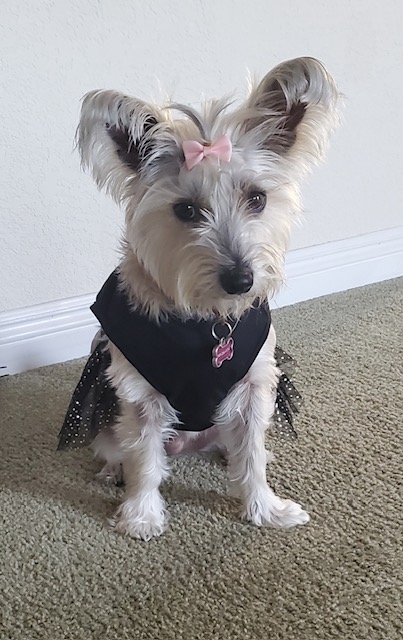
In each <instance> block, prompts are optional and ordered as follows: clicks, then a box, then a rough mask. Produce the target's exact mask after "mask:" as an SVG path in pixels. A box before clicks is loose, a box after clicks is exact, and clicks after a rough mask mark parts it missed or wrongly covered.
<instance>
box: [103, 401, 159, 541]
mask: <svg viewBox="0 0 403 640" xmlns="http://www.w3.org/2000/svg"><path fill="white" fill-rule="evenodd" d="M156 405H158V403H156V402H155V403H154V404H152V402H150V403H149V404H148V405H147V406H145V407H142V410H141V411H140V409H139V406H138V405H135V404H131V403H128V402H124V403H122V412H121V416H120V418H119V420H118V422H117V424H116V426H115V433H116V436H117V438H118V440H119V441H120V445H121V448H122V451H123V473H124V479H125V488H126V492H125V499H124V502H123V503H122V504H121V505H120V507H119V508H118V510H117V513H116V515H115V517H114V519H113V521H112V524H113V526H114V527H115V529H116V531H118V532H120V533H123V534H127V535H129V536H131V537H133V538H140V539H142V540H149V539H150V538H152V537H153V536H158V535H160V534H161V533H162V532H163V531H164V528H165V520H166V516H165V502H164V500H163V498H162V496H161V493H160V491H159V486H160V484H161V482H162V480H164V478H166V477H167V475H168V464H167V457H166V453H165V448H164V431H165V430H164V426H163V424H164V422H163V419H162V418H163V410H162V408H161V407H159V408H158V407H157V406H156Z"/></svg>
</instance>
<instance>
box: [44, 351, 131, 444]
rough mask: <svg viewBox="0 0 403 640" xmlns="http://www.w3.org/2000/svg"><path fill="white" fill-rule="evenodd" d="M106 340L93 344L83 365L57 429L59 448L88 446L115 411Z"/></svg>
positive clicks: (106, 424) (115, 405) (116, 409)
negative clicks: (59, 426) (96, 344)
mask: <svg viewBox="0 0 403 640" xmlns="http://www.w3.org/2000/svg"><path fill="white" fill-rule="evenodd" d="M105 344H106V340H105V341H103V342H100V343H99V344H98V346H96V348H95V349H94V351H93V352H92V354H91V355H90V357H89V358H88V361H87V363H86V365H85V367H84V370H83V373H82V376H81V379H80V381H79V383H78V385H77V387H76V388H75V391H74V393H73V396H72V398H71V401H70V404H69V408H68V409H67V414H66V417H65V419H64V423H63V426H62V428H61V430H60V433H59V445H58V447H57V448H58V450H59V451H61V450H64V449H80V448H81V447H86V446H88V445H89V444H91V442H92V441H93V440H94V438H95V437H96V436H97V435H98V433H99V432H100V431H101V430H102V429H104V428H106V427H108V426H109V425H111V424H112V423H113V421H114V420H115V418H116V416H117V414H118V410H119V406H118V399H117V396H116V393H115V390H114V389H113V387H111V385H110V384H109V382H108V380H107V379H106V377H105V371H106V369H107V368H108V367H109V365H110V362H111V357H110V355H109V351H107V350H106V349H105Z"/></svg>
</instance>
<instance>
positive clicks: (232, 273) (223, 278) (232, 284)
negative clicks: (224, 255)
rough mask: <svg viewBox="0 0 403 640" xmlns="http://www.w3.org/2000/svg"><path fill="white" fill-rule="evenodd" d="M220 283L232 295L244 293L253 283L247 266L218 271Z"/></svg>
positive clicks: (251, 274)
mask: <svg viewBox="0 0 403 640" xmlns="http://www.w3.org/2000/svg"><path fill="white" fill-rule="evenodd" d="M220 284H221V286H222V288H223V289H224V291H226V292H227V293H230V294H232V295H235V294H240V293H246V292H247V291H249V289H251V288H252V285H253V273H252V270H251V269H249V267H233V268H232V269H225V270H224V271H221V273H220Z"/></svg>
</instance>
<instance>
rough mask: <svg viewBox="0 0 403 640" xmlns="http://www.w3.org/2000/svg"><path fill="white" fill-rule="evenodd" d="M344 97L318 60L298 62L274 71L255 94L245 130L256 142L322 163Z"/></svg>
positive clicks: (245, 121)
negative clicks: (340, 102)
mask: <svg viewBox="0 0 403 640" xmlns="http://www.w3.org/2000/svg"><path fill="white" fill-rule="evenodd" d="M338 103H339V93H338V91H337V89H336V86H335V83H334V81H333V79H332V77H331V76H330V74H329V73H328V72H327V71H326V69H325V67H324V66H323V65H322V64H321V63H320V62H319V61H318V60H315V59H314V58H296V59H294V60H289V61H287V62H284V63H282V64H280V65H278V66H277V67H275V68H274V69H273V70H272V71H271V72H270V73H268V74H267V75H266V76H265V77H264V78H263V80H262V81H261V82H260V84H259V85H258V86H257V87H256V88H255V89H254V90H252V92H251V95H250V97H249V100H248V102H247V104H246V109H245V110H244V112H243V113H244V121H243V125H242V130H243V133H244V134H245V136H247V138H249V139H250V140H251V142H252V143H254V144H256V145H257V146H258V147H260V148H263V149H265V150H267V151H271V152H273V153H276V154H278V155H281V156H285V155H291V154H293V153H294V152H295V153H294V155H295V159H296V160H298V159H299V160H300V161H302V162H303V163H308V164H309V163H311V162H314V161H315V160H317V159H319V158H320V157H321V155H322V153H323V151H324V149H325V147H326V143H327V140H328V137H329V133H330V132H331V130H332V129H333V128H335V127H336V126H337V124H338V121H339V117H338Z"/></svg>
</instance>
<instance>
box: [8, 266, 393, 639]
mask: <svg viewBox="0 0 403 640" xmlns="http://www.w3.org/2000/svg"><path fill="white" fill-rule="evenodd" d="M273 315H274V322H275V325H276V329H277V333H278V338H279V343H280V344H281V345H282V346H283V347H284V348H285V349H286V350H288V351H289V352H290V353H292V354H294V355H295V356H296V358H297V359H298V361H299V365H300V366H299V369H298V376H297V381H298V384H299V388H300V390H301V391H302V392H303V393H304V397H305V406H304V410H303V413H302V414H301V416H300V419H299V423H298V426H299V433H300V437H299V440H298V441H297V442H295V443H287V442H284V441H281V440H279V439H274V440H273V442H272V445H271V446H272V448H273V450H274V452H275V453H276V458H277V459H276V462H275V463H274V464H273V465H272V466H271V469H270V472H269V473H270V482H271V485H272V486H273V488H274V489H275V490H276V491H277V492H278V493H279V494H280V495H282V496H284V497H286V496H289V497H292V498H294V499H297V500H298V501H300V502H301V503H302V504H303V505H304V506H305V507H306V508H307V509H308V511H309V512H310V514H311V518H312V520H311V522H310V523H309V524H308V525H306V526H305V527H300V528H296V529H290V530H286V531H282V530H273V529H256V528H253V527H252V526H249V525H246V524H242V523H241V522H239V521H238V519H237V513H236V509H237V505H236V503H235V502H234V501H233V500H230V499H228V498H227V497H226V473H225V466H224V465H223V463H222V462H221V461H220V460H219V459H202V458H184V459H178V460H175V461H174V462H173V464H172V476H171V479H170V480H169V482H167V483H166V484H165V485H164V489H163V491H164V495H165V497H166V499H167V501H168V503H169V512H170V526H169V529H168V530H167V532H166V533H165V535H163V536H162V537H161V538H159V539H156V540H153V541H152V542H149V543H142V542H137V541H133V540H131V539H126V538H123V537H120V536H118V535H116V534H115V533H113V532H112V531H110V530H109V529H108V527H107V518H108V517H109V516H110V515H111V514H112V513H113V511H114V509H115V508H116V506H117V504H118V500H119V494H118V491H119V490H115V489H110V488H107V487H105V486H103V485H101V484H100V483H99V482H98V481H97V480H96V479H95V477H94V476H95V473H96V471H97V470H98V467H97V464H96V463H95V462H94V461H93V459H92V457H91V454H90V452H89V451H87V450H85V451H79V452H69V453H56V451H55V446H56V436H57V432H58V429H59V426H60V424H61V421H62V419H63V415H64V411H65V409H66V406H67V404H68V401H69V397H70V394H71V392H72V390H73V387H74V386H75V384H76V382H77V380H78V378H79V374H80V370H81V367H82V361H75V362H71V363H67V364H63V365H57V366H52V367H46V368H43V369H39V370H34V371H30V372H28V373H24V374H20V375H17V376H13V377H9V378H3V379H2V380H0V389H1V405H0V407H1V408H0V416H1V433H0V437H1V447H2V455H1V463H0V464H1V483H2V493H1V502H0V509H1V510H0V545H1V546H0V561H1V565H0V571H1V573H0V599H1V607H0V608H1V614H0V615H1V616H2V617H1V622H0V638H1V640H5V639H10V640H37V639H42V638H47V639H49V640H62V639H67V638H68V639H76V638H77V639H79V640H98V639H99V640H101V639H102V640H115V639H128V640H129V639H130V640H146V639H147V640H174V639H175V640H208V639H214V640H215V639H218V640H221V639H223V640H237V639H239V640H241V639H242V640H249V639H255V638H256V639H259V640H280V639H284V640H315V639H320V640H327V639H328V638H329V639H330V638H332V639H337V640H350V639H351V640H361V639H362V640H395V639H396V640H398V639H399V640H401V638H402V637H403V611H402V604H401V597H402V587H403V584H402V569H403V558H402V542H403V539H402V522H403V518H402V435H401V424H402V414H403V400H402V398H403V392H402V390H403V377H402V362H403V349H402V342H403V325H402V322H403V321H402V317H403V279H398V280H391V281H388V282H385V283H382V284H379V285H371V286H369V287H365V288H362V289H356V290H352V291H347V292H344V293H341V294H335V295H332V296H327V297H324V298H321V299H318V300H314V301H311V302H305V303H301V304H298V305H295V306H293V307H288V308H286V309H282V310H279V311H275V312H274V314H273Z"/></svg>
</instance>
